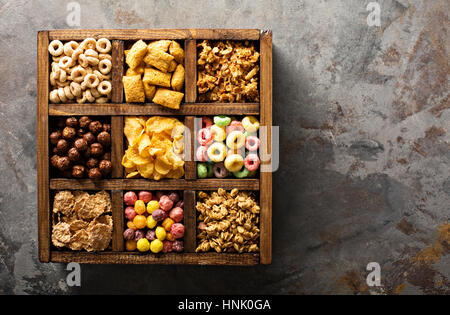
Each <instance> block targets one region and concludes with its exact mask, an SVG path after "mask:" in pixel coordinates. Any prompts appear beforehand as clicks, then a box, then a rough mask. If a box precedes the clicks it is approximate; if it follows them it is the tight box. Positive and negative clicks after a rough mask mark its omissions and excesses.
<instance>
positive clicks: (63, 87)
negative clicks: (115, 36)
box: [48, 38, 112, 104]
mask: <svg viewBox="0 0 450 315" xmlns="http://www.w3.org/2000/svg"><path fill="white" fill-rule="evenodd" d="M48 51H49V53H50V55H51V56H52V60H53V62H52V63H51V67H52V71H51V73H50V86H51V89H50V95H49V98H50V102H52V103H55V104H57V103H74V102H75V100H76V102H77V103H80V104H81V103H86V102H88V103H94V102H95V103H107V102H108V101H109V100H110V99H111V89H112V85H111V69H112V62H111V60H112V58H111V55H110V54H109V52H110V51H111V42H110V41H109V40H108V39H106V38H100V39H99V40H95V39H94V38H86V39H85V40H84V41H82V42H81V43H77V42H76V41H70V42H67V43H65V44H63V43H62V42H61V41H59V40H54V41H52V42H51V43H50V45H49V46H48Z"/></svg>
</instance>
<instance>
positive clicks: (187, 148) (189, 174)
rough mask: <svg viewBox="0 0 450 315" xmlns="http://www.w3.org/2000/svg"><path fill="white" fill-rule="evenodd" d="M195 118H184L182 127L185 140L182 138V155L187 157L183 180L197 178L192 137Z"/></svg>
mask: <svg viewBox="0 0 450 315" xmlns="http://www.w3.org/2000/svg"><path fill="white" fill-rule="evenodd" d="M194 121H195V117H194V116H186V117H185V118H184V126H185V128H186V129H185V130H186V132H185V138H184V154H185V156H186V157H188V159H187V161H185V162H184V172H185V174H184V178H186V179H196V178H197V166H196V164H197V163H196V162H195V160H194V148H195V145H194V143H195V142H194V135H195V126H194Z"/></svg>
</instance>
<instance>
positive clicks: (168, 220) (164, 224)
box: [161, 218, 175, 231]
mask: <svg viewBox="0 0 450 315" xmlns="http://www.w3.org/2000/svg"><path fill="white" fill-rule="evenodd" d="M174 223H175V221H174V220H172V219H171V218H165V219H164V221H162V223H161V225H162V227H163V228H164V229H165V230H166V231H170V228H171V227H172V224H174Z"/></svg>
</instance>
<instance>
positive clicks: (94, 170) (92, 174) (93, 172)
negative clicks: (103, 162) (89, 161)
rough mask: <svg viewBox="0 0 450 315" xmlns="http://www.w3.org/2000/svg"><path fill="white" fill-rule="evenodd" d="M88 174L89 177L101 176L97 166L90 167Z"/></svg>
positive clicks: (98, 177) (97, 177) (99, 177)
mask: <svg viewBox="0 0 450 315" xmlns="http://www.w3.org/2000/svg"><path fill="white" fill-rule="evenodd" d="M88 176H89V178H90V179H94V180H98V179H101V178H102V173H101V172H100V170H99V169H98V168H91V169H90V170H89V173H88Z"/></svg>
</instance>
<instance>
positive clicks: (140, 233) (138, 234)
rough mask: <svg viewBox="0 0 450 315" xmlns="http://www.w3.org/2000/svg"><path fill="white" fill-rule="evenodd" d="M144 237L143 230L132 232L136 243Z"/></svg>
mask: <svg viewBox="0 0 450 315" xmlns="http://www.w3.org/2000/svg"><path fill="white" fill-rule="evenodd" d="M144 237H145V233H144V230H136V231H135V232H134V240H135V241H136V242H137V241H139V240H140V239H141V238H144Z"/></svg>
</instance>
